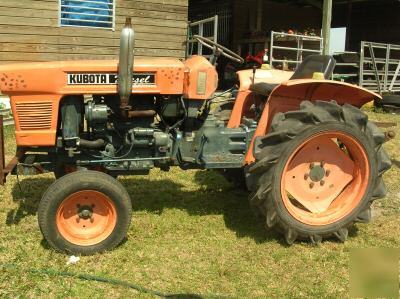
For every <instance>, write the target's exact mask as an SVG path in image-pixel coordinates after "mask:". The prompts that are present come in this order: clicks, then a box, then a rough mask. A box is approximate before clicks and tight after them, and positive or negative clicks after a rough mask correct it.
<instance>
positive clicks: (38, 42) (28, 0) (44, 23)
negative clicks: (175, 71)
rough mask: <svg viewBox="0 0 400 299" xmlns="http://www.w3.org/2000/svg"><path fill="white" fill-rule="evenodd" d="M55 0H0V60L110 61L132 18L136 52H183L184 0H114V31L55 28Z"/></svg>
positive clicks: (159, 54)
mask: <svg viewBox="0 0 400 299" xmlns="http://www.w3.org/2000/svg"><path fill="white" fill-rule="evenodd" d="M58 5H59V1H58V0H0V64H4V63H11V62H21V61H52V60H74V59H113V58H116V57H117V55H118V44H119V34H120V29H121V27H122V26H123V24H124V22H125V17H126V16H130V17H132V22H133V25H134V29H135V32H136V55H137V56H153V57H178V58H182V57H184V55H185V40H186V34H187V29H186V28H187V15H188V0H116V30H115V32H114V31H112V30H110V29H93V28H77V27H59V25H58V24H59V20H58V15H59V12H58Z"/></svg>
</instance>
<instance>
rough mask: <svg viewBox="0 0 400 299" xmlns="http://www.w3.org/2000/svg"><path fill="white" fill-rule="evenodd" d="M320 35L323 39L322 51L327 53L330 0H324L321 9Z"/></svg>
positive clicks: (330, 18) (329, 31) (330, 20)
mask: <svg viewBox="0 0 400 299" xmlns="http://www.w3.org/2000/svg"><path fill="white" fill-rule="evenodd" d="M322 14H323V17H322V37H323V39H324V47H323V51H322V53H323V54H324V55H328V54H329V39H330V33H331V23H332V0H324V7H323V11H322Z"/></svg>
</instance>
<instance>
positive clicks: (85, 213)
mask: <svg viewBox="0 0 400 299" xmlns="http://www.w3.org/2000/svg"><path fill="white" fill-rule="evenodd" d="M92 215H93V209H92V207H91V206H87V205H85V206H83V207H79V208H78V216H79V218H81V219H84V220H87V219H90V218H92Z"/></svg>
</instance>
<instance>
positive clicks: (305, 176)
mask: <svg viewBox="0 0 400 299" xmlns="http://www.w3.org/2000/svg"><path fill="white" fill-rule="evenodd" d="M309 177H310V175H309V174H308V173H306V174H304V180H305V181H307V180H308V178H309Z"/></svg>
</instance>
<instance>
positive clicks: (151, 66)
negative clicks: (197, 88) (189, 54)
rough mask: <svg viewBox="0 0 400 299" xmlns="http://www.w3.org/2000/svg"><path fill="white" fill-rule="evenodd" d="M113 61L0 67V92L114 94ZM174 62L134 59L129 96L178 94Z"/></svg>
mask: <svg viewBox="0 0 400 299" xmlns="http://www.w3.org/2000/svg"><path fill="white" fill-rule="evenodd" d="M117 68H118V61H117V60H101V61H96V60H93V61H60V62H44V63H25V64H10V65H4V66H0V90H1V91H2V92H3V93H4V94H7V95H10V96H12V95H16V94H64V95H67V94H115V93H117V81H116V80H117V76H116V75H117ZM183 80H184V65H183V63H182V62H181V61H180V60H178V59H173V58H151V59H141V58H137V59H135V65H134V78H133V88H132V93H133V94H182V92H183Z"/></svg>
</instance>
